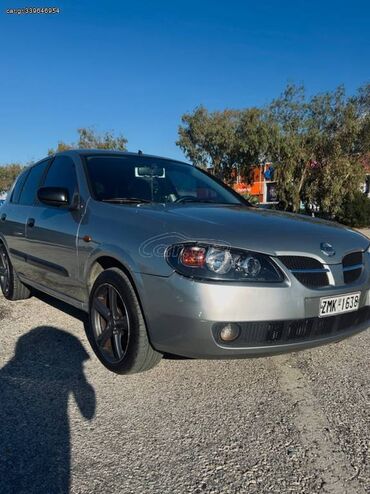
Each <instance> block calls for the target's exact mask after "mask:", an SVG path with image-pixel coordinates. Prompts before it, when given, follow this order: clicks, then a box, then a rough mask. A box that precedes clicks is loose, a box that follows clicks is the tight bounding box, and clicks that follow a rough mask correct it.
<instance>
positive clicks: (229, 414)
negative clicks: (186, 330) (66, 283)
mask: <svg viewBox="0 0 370 494" xmlns="http://www.w3.org/2000/svg"><path fill="white" fill-rule="evenodd" d="M0 316H2V317H1V321H0V325H1V328H0V335H1V336H0V342H1V346H0V367H1V368H0V424H1V426H0V492H1V493H2V494H7V493H17V494H18V493H27V494H29V493H37V494H41V493H66V492H71V493H76V494H77V493H89V494H90V493H109V494H114V493H121V494H122V493H135V494H138V493H139V494H141V493H147V492H149V493H151V492H153V493H159V494H165V493H169V494H173V493H198V492H199V493H239V492H241V493H255V492H258V493H261V492H262V493H264V492H272V493H288V492H294V493H316V492H320V493H321V492H322V493H326V492H328V493H341V494H342V493H360V494H361V493H366V492H370V467H369V439H370V430H369V429H370V426H369V422H370V420H369V401H370V400H369V398H370V389H369V388H370V386H369V357H370V330H369V331H366V332H363V333H361V334H359V335H357V336H355V337H352V338H350V339H348V340H346V341H343V342H341V343H338V344H334V345H329V346H325V347H320V348H317V349H313V350H309V351H305V352H303V353H295V354H290V355H284V356H278V357H270V358H264V359H254V360H252V359H251V360H234V361H204V360H203V361H202V360H162V362H161V363H160V364H159V366H158V367H156V368H155V369H153V370H152V371H150V372H147V373H144V374H139V375H134V376H130V377H125V376H117V375H114V374H111V373H109V372H108V371H107V370H105V368H103V367H102V366H101V364H100V363H99V362H98V360H97V359H96V358H95V357H94V355H93V354H92V352H91V350H90V348H89V345H88V342H87V340H86V337H85V335H84V331H83V325H82V323H81V322H80V321H79V320H77V319H74V318H72V317H71V316H69V315H66V314H64V313H63V312H61V311H58V310H57V309H55V308H54V307H51V306H49V305H47V304H46V303H44V302H42V301H40V300H38V299H36V298H32V299H30V300H27V301H22V302H13V303H10V302H7V301H5V300H4V299H3V298H0Z"/></svg>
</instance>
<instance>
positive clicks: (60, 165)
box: [43, 156, 77, 201]
mask: <svg viewBox="0 0 370 494" xmlns="http://www.w3.org/2000/svg"><path fill="white" fill-rule="evenodd" d="M43 187H63V188H65V189H67V190H68V199H69V201H70V200H71V199H72V197H73V194H74V193H75V192H76V191H77V178H76V170H75V165H74V163H73V160H72V159H71V158H69V157H68V156H57V157H56V158H55V160H54V161H53V162H52V164H51V166H50V168H49V170H48V172H47V175H46V177H45V181H44V183H43Z"/></svg>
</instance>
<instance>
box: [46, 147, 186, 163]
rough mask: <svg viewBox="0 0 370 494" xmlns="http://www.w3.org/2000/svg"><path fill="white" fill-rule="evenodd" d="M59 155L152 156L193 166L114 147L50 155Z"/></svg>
mask: <svg viewBox="0 0 370 494" xmlns="http://www.w3.org/2000/svg"><path fill="white" fill-rule="evenodd" d="M58 155H70V156H75V155H79V156H89V155H94V156H97V155H101V156H104V155H107V156H109V155H110V156H112V155H115V156H135V157H138V156H139V157H140V158H151V159H153V158H154V159H161V160H166V161H171V162H173V163H181V164H182V165H188V166H192V165H191V164H190V163H186V161H180V160H175V159H172V158H166V157H164V156H156V155H154V154H145V153H141V152H140V153H139V152H138V153H133V152H129V151H115V150H113V149H68V150H66V151H60V152H57V153H54V154H52V155H50V156H49V157H54V156H58Z"/></svg>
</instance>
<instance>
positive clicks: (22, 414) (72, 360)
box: [0, 326, 95, 494]
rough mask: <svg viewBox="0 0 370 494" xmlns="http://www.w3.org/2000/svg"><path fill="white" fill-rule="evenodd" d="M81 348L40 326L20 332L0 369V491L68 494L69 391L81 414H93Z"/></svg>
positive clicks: (92, 394) (62, 333)
mask: <svg viewBox="0 0 370 494" xmlns="http://www.w3.org/2000/svg"><path fill="white" fill-rule="evenodd" d="M88 358H89V356H88V354H87V352H86V350H85V349H84V347H83V346H82V344H81V343H80V341H79V340H78V339H77V338H75V337H74V336H73V335H71V334H70V333H67V332H65V331H62V330H60V329H57V328H54V327H50V326H42V327H37V328H35V329H32V330H31V331H30V332H28V333H27V334H25V335H23V336H21V337H20V338H19V340H18V342H17V345H16V349H15V355H14V357H13V358H12V359H11V360H10V361H9V362H8V363H7V364H6V365H5V366H4V367H3V368H2V369H0V492H1V493H2V494H8V493H9V494H10V493H17V494H22V493H27V494H30V493H37V494H44V493H45V494H46V493H48V494H49V493H54V492H55V493H60V494H65V493H68V492H69V485H70V466H71V465H70V463H71V453H70V426H69V417H68V399H69V396H70V395H72V396H73V397H74V399H75V402H76V404H77V406H78V408H79V411H80V412H81V414H82V416H83V417H85V418H86V419H88V420H91V419H92V418H93V417H94V414H95V392H94V389H93V387H92V386H91V385H90V384H89V383H88V382H87V380H86V377H85V375H84V370H83V363H84V362H85V361H86V360H87V359H88Z"/></svg>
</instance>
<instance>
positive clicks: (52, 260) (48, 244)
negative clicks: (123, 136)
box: [26, 155, 82, 301]
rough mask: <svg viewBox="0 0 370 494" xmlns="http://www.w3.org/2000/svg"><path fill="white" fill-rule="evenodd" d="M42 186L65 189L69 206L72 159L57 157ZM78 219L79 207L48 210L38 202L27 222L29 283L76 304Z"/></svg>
mask: <svg viewBox="0 0 370 494" xmlns="http://www.w3.org/2000/svg"><path fill="white" fill-rule="evenodd" d="M42 186H44V187H63V188H65V189H67V191H68V197H69V204H71V202H72V201H73V200H74V199H75V198H76V194H77V195H78V182H77V175H76V169H75V164H74V161H73V160H72V158H71V157H69V156H66V155H57V156H56V157H55V159H54V160H53V161H52V162H51V164H50V166H49V168H48V170H47V172H46V175H45V178H44V180H43V183H42ZM80 219H81V212H80V209H79V208H78V207H77V208H74V209H71V208H70V207H60V206H59V207H58V206H50V205H46V204H43V203H41V202H40V201H37V202H36V205H35V207H34V208H33V210H32V214H30V216H29V217H28V218H27V221H26V240H27V253H28V257H27V262H28V264H29V265H30V266H31V268H30V269H31V275H30V276H31V279H32V281H34V282H36V283H38V284H40V285H42V286H44V287H46V288H49V289H51V290H53V291H56V292H59V293H62V294H63V295H66V296H68V297H71V298H73V299H75V300H77V301H80V300H81V299H82V295H81V293H82V292H81V290H82V286H81V282H79V280H78V265H77V247H76V238H77V231H78V226H79V222H80Z"/></svg>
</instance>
